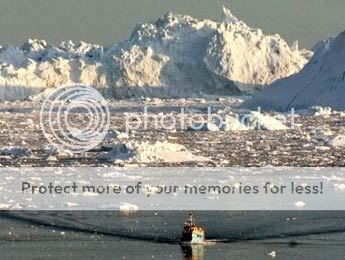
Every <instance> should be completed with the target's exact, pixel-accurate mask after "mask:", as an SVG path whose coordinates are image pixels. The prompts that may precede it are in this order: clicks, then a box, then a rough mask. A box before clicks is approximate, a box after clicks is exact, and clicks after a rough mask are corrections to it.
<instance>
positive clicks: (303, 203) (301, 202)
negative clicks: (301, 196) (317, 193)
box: [295, 201, 306, 208]
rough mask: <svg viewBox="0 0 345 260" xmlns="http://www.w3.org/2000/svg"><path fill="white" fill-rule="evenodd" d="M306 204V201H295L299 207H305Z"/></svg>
mask: <svg viewBox="0 0 345 260" xmlns="http://www.w3.org/2000/svg"><path fill="white" fill-rule="evenodd" d="M305 205H306V203H305V202H303V201H297V202H296V203H295V206H296V207H297V208H304V206H305Z"/></svg>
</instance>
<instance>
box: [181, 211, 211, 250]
mask: <svg viewBox="0 0 345 260" xmlns="http://www.w3.org/2000/svg"><path fill="white" fill-rule="evenodd" d="M181 243H182V244H191V245H196V244H204V243H205V230H204V229H203V228H202V227H200V226H197V225H196V224H195V219H194V217H193V214H189V219H188V220H187V221H186V222H185V223H184V228H183V231H182V237H181Z"/></svg>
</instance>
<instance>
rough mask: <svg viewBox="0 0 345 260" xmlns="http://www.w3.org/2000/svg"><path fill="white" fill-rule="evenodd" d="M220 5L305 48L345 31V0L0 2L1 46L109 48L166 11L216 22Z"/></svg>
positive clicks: (44, 0)
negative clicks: (38, 42)
mask: <svg viewBox="0 0 345 260" xmlns="http://www.w3.org/2000/svg"><path fill="white" fill-rule="evenodd" d="M223 5H225V6H227V7H229V8H230V9H231V10H232V12H233V14H235V15H236V16H237V17H238V18H241V19H242V20H244V21H245V22H246V23H247V24H248V25H250V26H252V27H256V28H261V29H262V30H263V31H264V32H266V33H274V34H275V33H278V34H280V35H282V36H283V37H284V38H285V39H286V40H287V41H288V42H289V43H292V42H293V41H294V40H299V42H300V45H301V46H303V47H306V48H311V47H312V46H313V45H314V44H315V43H316V42H317V41H319V40H322V39H326V38H328V37H334V36H336V35H337V34H339V33H340V32H342V31H344V30H345V18H344V11H345V1H344V0H0V45H4V44H13V45H21V44H22V43H23V42H24V41H26V40H27V39H29V38H37V39H45V40H47V41H48V42H50V43H54V44H56V43H59V42H61V41H66V40H73V41H76V42H78V41H86V42H90V43H97V44H101V45H104V46H109V45H111V44H112V43H114V42H119V41H123V40H126V39H128V37H129V35H130V33H131V31H132V30H133V29H134V26H135V25H136V24H137V23H141V22H147V21H154V20H156V19H157V18H158V17H159V16H161V15H163V14H165V13H166V12H168V11H172V12H174V13H181V14H189V15H192V16H195V17H198V18H209V19H213V20H220V18H221V13H222V6H223Z"/></svg>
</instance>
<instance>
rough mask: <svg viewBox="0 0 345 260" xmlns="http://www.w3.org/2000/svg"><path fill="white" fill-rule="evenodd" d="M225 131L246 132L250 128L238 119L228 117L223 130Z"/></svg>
mask: <svg viewBox="0 0 345 260" xmlns="http://www.w3.org/2000/svg"><path fill="white" fill-rule="evenodd" d="M221 130H223V131H246V130H248V127H246V126H245V125H244V124H242V123H241V122H240V121H239V120H238V118H236V117H231V116H226V117H225V122H224V124H223V126H222V128H221Z"/></svg>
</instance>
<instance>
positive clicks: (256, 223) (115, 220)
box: [0, 211, 345, 259]
mask: <svg viewBox="0 0 345 260" xmlns="http://www.w3.org/2000/svg"><path fill="white" fill-rule="evenodd" d="M194 214H195V215H196V217H197V222H198V224H199V225H201V226H203V227H204V228H205V229H206V236H207V238H208V239H210V240H213V241H217V243H215V244H213V245H209V246H195V247H193V248H188V247H187V248H181V247H180V245H179V243H178V240H179V236H180V233H181V229H182V225H183V222H184V220H185V218H186V216H187V215H188V212H137V213H134V214H124V213H119V212H106V211H102V212H82V211H80V212H39V213H34V212H12V213H1V215H0V216H1V217H0V241H1V242H0V252H1V257H4V259H45V258H51V259H62V258H69V259H75V258H82V259H95V258H98V259H272V258H273V256H274V255H275V258H276V259H291V258H293V259H345V212H311V211H310V212H304V211H293V212H264V211H260V212H194ZM1 257H0V258H1Z"/></svg>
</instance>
